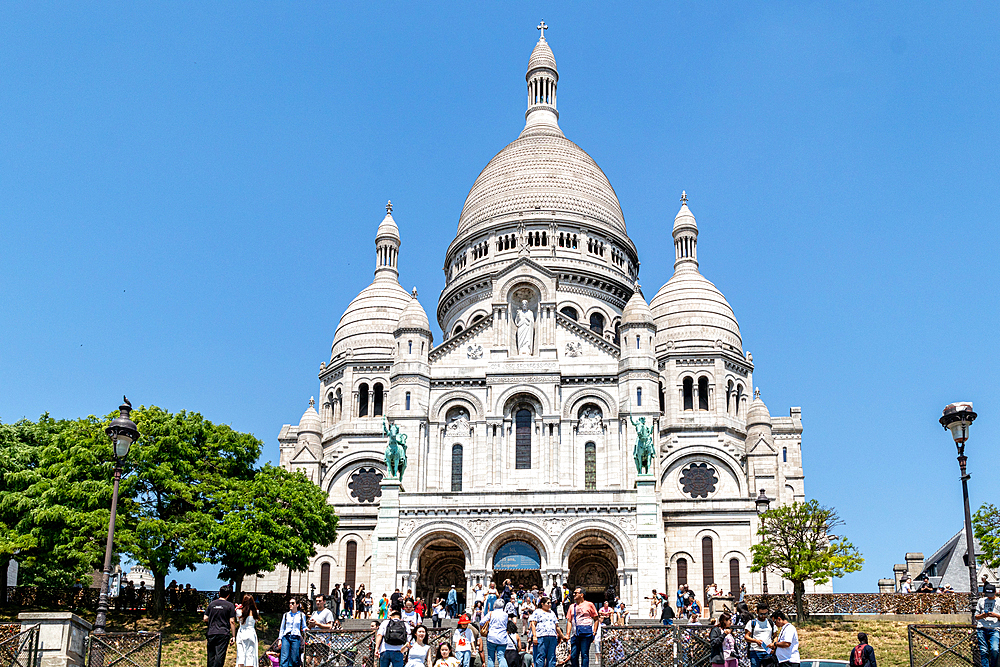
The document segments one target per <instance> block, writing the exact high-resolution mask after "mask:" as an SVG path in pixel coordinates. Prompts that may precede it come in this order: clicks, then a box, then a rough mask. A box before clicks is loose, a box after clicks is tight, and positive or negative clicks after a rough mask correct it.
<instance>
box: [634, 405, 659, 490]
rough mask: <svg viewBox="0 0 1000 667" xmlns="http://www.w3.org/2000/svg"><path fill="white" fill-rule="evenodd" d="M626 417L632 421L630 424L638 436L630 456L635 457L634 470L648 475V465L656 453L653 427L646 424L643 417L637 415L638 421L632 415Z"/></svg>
mask: <svg viewBox="0 0 1000 667" xmlns="http://www.w3.org/2000/svg"><path fill="white" fill-rule="evenodd" d="M628 418H629V421H631V422H632V426H634V427H635V433H636V435H637V436H638V437H637V438H636V441H635V448H633V449H632V456H633V458H635V471H636V472H637V473H638V474H640V475H648V474H649V466H650V464H652V462H653V456H654V455H655V454H656V450H655V449H654V448H653V427H652V426H646V418H645V417H639V421H636V420H635V418H633V417H632V415H629V417H628Z"/></svg>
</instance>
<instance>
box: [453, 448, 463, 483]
mask: <svg viewBox="0 0 1000 667" xmlns="http://www.w3.org/2000/svg"><path fill="white" fill-rule="evenodd" d="M451 490H452V492H457V491H461V490H462V445H452V448H451Z"/></svg>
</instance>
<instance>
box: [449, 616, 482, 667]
mask: <svg viewBox="0 0 1000 667" xmlns="http://www.w3.org/2000/svg"><path fill="white" fill-rule="evenodd" d="M475 641H476V637H475V634H474V633H473V632H472V628H470V627H469V617H468V616H466V615H465V614H462V615H461V616H459V617H458V628H457V629H456V630H455V634H454V635H452V637H451V645H452V646H454V647H455V657H456V658H458V661H459V663H461V665H462V667H469V665H471V664H472V647H473V645H474V643H475ZM484 664H485V661H484Z"/></svg>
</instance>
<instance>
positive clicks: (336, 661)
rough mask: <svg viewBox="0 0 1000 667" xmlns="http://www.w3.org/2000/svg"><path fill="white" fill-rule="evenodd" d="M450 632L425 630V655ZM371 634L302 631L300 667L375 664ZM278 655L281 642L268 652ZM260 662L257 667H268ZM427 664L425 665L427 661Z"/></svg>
mask: <svg viewBox="0 0 1000 667" xmlns="http://www.w3.org/2000/svg"><path fill="white" fill-rule="evenodd" d="M453 632H455V630H454V629H453V628H427V643H428V644H429V645H430V647H431V651H430V653H429V655H431V656H433V655H435V654H436V653H437V649H438V646H440V645H441V643H442V642H445V641H448V642H450V641H451V637H452V633H453ZM375 634H376V633H375V631H374V630H306V632H305V637H304V640H305V641H304V643H303V647H302V654H303V662H302V664H303V667H372V666H373V665H376V664H378V663H377V662H376V660H375ZM268 650H271V651H274V652H275V653H278V652H280V650H281V642H280V641H276V642H275V643H274V644H272V645H271V648H270V649H268ZM264 660H266V656H265V658H262V659H261V662H260V666H261V667H270V662H267V663H266V664H265V662H264ZM428 662H429V661H428Z"/></svg>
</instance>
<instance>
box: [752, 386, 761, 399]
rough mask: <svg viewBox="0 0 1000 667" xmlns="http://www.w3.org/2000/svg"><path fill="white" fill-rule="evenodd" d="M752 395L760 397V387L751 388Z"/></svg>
mask: <svg viewBox="0 0 1000 667" xmlns="http://www.w3.org/2000/svg"><path fill="white" fill-rule="evenodd" d="M753 397H754V398H760V387H757V388H756V389H754V390H753Z"/></svg>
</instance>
